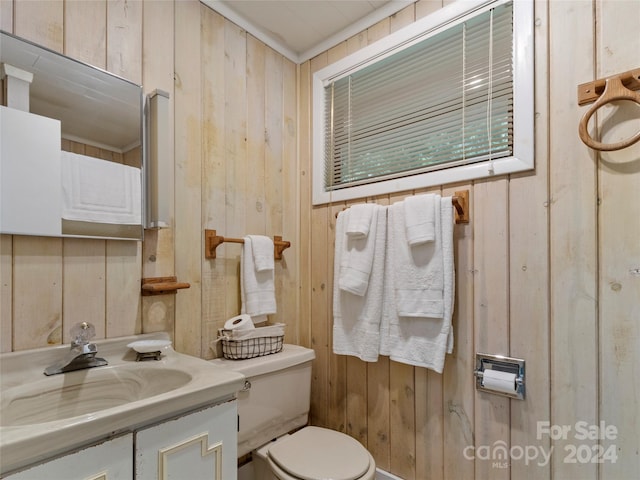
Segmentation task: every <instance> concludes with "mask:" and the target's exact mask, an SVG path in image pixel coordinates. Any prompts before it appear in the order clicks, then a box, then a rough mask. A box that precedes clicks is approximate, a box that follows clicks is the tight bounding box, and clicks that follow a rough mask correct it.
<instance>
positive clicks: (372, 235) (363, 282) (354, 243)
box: [338, 204, 381, 296]
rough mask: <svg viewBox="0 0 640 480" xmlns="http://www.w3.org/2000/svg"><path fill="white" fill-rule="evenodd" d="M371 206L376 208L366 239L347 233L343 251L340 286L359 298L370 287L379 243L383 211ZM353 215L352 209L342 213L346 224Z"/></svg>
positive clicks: (372, 214) (375, 206)
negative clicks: (378, 228)
mask: <svg viewBox="0 0 640 480" xmlns="http://www.w3.org/2000/svg"><path fill="white" fill-rule="evenodd" d="M371 205H372V206H373V207H374V208H373V211H372V213H371V219H372V220H371V226H370V228H369V234H368V235H367V236H366V237H353V236H351V235H349V234H348V233H347V235H346V238H345V239H344V243H343V245H342V250H341V262H340V269H339V278H338V286H339V287H340V289H341V290H345V291H347V292H350V293H353V294H354V295H359V296H363V295H364V294H365V293H366V292H367V288H368V286H369V279H370V277H371V269H372V268H373V261H374V255H375V246H376V241H377V240H376V237H377V225H378V214H379V213H380V211H381V210H380V208H379V207H378V205H374V204H371ZM353 215H354V212H353V211H352V210H351V208H349V209H347V210H345V211H344V212H342V213H341V216H342V217H343V220H344V221H345V222H346V224H349V222H350V220H351V217H352V216H353Z"/></svg>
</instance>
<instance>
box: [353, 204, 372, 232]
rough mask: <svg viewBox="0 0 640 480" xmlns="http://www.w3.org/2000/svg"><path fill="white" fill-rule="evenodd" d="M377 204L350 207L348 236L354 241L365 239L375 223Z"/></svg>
mask: <svg viewBox="0 0 640 480" xmlns="http://www.w3.org/2000/svg"><path fill="white" fill-rule="evenodd" d="M375 207H376V204H374V203H359V204H357V205H353V206H351V207H349V217H348V218H349V221H348V222H347V235H349V237H350V238H353V239H361V238H365V237H366V236H367V235H369V230H370V229H371V225H372V223H373V222H374V218H373V212H374V210H375Z"/></svg>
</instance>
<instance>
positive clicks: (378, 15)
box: [200, 0, 416, 64]
mask: <svg viewBox="0 0 640 480" xmlns="http://www.w3.org/2000/svg"><path fill="white" fill-rule="evenodd" d="M200 2H201V3H203V4H204V5H206V6H208V7H209V8H211V9H213V10H215V11H216V12H218V13H219V14H220V15H222V16H223V17H225V18H226V19H227V20H230V21H232V22H233V23H235V24H236V25H238V26H239V27H240V28H242V29H244V30H246V31H247V32H248V33H250V34H251V35H253V36H254V37H256V38H257V39H258V40H260V41H261V42H263V43H265V44H266V45H268V46H269V47H271V48H273V49H274V50H275V51H276V52H278V53H280V54H281V55H283V56H285V57H286V58H288V59H289V60H291V61H292V62H294V63H296V64H301V63H304V62H306V61H307V60H309V59H311V58H313V57H315V56H316V55H319V54H320V53H322V52H325V51H327V50H329V49H330V48H332V47H334V46H336V45H337V44H339V43H340V42H343V41H345V40H347V39H349V38H351V37H353V36H354V35H357V34H358V33H360V32H362V31H363V30H366V29H367V28H369V27H370V26H372V25H375V24H376V23H378V22H379V21H381V20H384V19H385V18H387V17H390V16H391V15H393V14H395V13H398V12H399V11H400V10H402V9H403V8H405V7H407V6H408V5H411V4H412V3H415V2H416V0H392V1H391V2H389V3H387V4H386V5H384V6H382V7H381V8H379V9H377V10H375V11H374V12H371V14H369V15H367V16H366V17H363V18H362V19H360V20H359V21H357V22H355V23H353V24H352V25H349V27H347V28H345V29H344V30H341V31H340V32H338V33H336V34H334V35H332V36H330V37H329V38H327V39H326V40H324V41H322V42H321V43H319V44H318V45H316V46H315V47H313V48H311V49H309V50H307V51H306V52H302V53H300V54H298V53H297V52H294V51H293V50H291V49H290V48H289V47H287V46H286V45H284V44H282V42H280V41H279V40H278V39H276V38H275V37H274V36H273V35H271V34H269V33H268V32H265V31H264V30H263V29H261V28H260V27H258V26H256V25H255V24H253V23H252V22H250V21H249V20H247V19H246V18H244V17H242V16H241V15H239V14H238V13H237V12H235V11H234V10H232V9H231V8H229V7H228V6H227V5H226V4H225V3H224V2H221V1H218V0H200Z"/></svg>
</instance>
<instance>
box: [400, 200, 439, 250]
mask: <svg viewBox="0 0 640 480" xmlns="http://www.w3.org/2000/svg"><path fill="white" fill-rule="evenodd" d="M436 197H438V198H439V197H440V196H439V195H435V194H433V193H428V194H425V195H416V196H413V197H408V198H405V200H404V202H403V205H404V220H405V229H406V233H407V240H408V241H409V245H411V246H412V247H413V246H415V245H421V244H423V243H427V242H433V241H434V239H435V238H436V225H435V216H436V210H437V209H439V208H440V205H439V204H438V203H437V202H436Z"/></svg>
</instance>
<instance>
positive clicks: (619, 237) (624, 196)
mask: <svg viewBox="0 0 640 480" xmlns="http://www.w3.org/2000/svg"><path fill="white" fill-rule="evenodd" d="M444 3H447V2H444ZM442 6H444V5H443V3H442V2H440V1H429V2H425V1H421V2H418V3H416V4H414V5H412V6H409V7H407V8H406V9H404V10H403V11H401V12H400V13H398V14H396V15H394V16H392V17H390V18H388V19H385V20H383V21H382V22H380V23H379V24H377V25H374V26H373V27H371V28H369V29H368V30H366V31H364V32H361V33H360V34H358V35H356V36H354V37H353V38H351V39H349V40H347V41H345V42H343V43H342V44H340V45H337V46H335V47H334V48H332V49H330V50H328V51H326V52H324V53H323V54H321V55H318V56H317V57H316V58H313V59H312V60H310V61H308V62H305V63H304V64H303V65H301V67H300V152H301V161H302V166H301V168H302V173H303V174H308V172H309V171H310V169H311V163H310V159H311V131H312V130H311V128H312V127H311V116H312V113H313V112H312V106H311V101H312V100H311V95H310V89H311V84H312V83H311V82H312V75H313V72H315V71H316V70H318V69H320V68H322V67H324V66H326V65H328V64H331V63H332V62H335V61H337V60H339V59H340V58H343V57H344V56H346V55H348V54H350V53H352V52H354V51H356V50H358V49H360V48H362V47H364V46H366V45H368V44H370V43H371V42H373V41H375V40H377V39H379V38H381V37H383V36H385V35H388V34H389V33H391V32H393V31H395V30H396V29H397V28H400V27H401V26H402V25H405V24H407V23H411V22H413V21H415V20H416V19H418V18H421V17H422V16H424V15H426V14H428V13H431V12H432V11H434V10H437V9H439V8H441V7H442ZM639 19H640V4H638V2H615V1H593V2H592V1H572V2H561V1H552V2H544V1H537V2H535V111H536V123H535V128H536V134H535V149H536V170H535V173H523V174H516V175H509V176H502V177H498V178H491V179H486V180H478V181H474V182H470V183H468V184H461V185H446V186H442V187H441V188H435V189H434V188H431V189H419V190H416V191H411V192H404V193H401V194H395V195H389V196H379V197H372V198H363V199H358V200H356V201H355V202H376V203H380V204H389V203H393V202H395V201H397V200H400V199H402V198H404V197H405V196H407V195H412V194H415V193H423V192H427V191H429V192H431V191H436V192H440V193H442V194H444V195H448V194H450V193H451V192H453V191H454V190H455V189H461V188H468V189H469V190H470V191H471V222H470V224H469V225H457V226H456V227H455V244H456V262H457V264H456V278H457V284H456V312H455V317H454V330H455V336H456V347H455V352H454V354H453V355H451V356H449V357H448V358H447V362H446V367H445V371H444V373H443V375H437V374H434V373H433V372H430V371H426V370H424V369H421V368H413V367H408V366H405V365H401V364H398V363H396V362H389V361H388V359H385V358H381V359H380V360H379V361H378V362H377V363H370V364H366V363H364V362H361V361H360V360H358V359H356V358H351V357H344V356H336V355H334V354H332V353H331V332H332V321H331V301H332V299H331V290H332V285H331V283H332V282H331V280H330V279H332V275H333V272H332V271H333V253H332V242H333V229H334V226H335V215H334V214H335V212H336V211H338V210H340V209H342V208H343V207H344V206H346V205H348V203H344V204H342V203H341V204H331V205H326V206H319V207H312V206H311V204H310V202H309V200H308V198H309V190H310V188H311V185H310V183H309V181H308V180H309V179H308V175H307V176H306V177H305V176H303V177H301V178H303V179H305V178H306V181H303V183H302V184H301V188H302V191H301V201H303V202H305V201H306V202H307V205H308V208H309V209H310V211H311V215H310V217H309V218H306V217H304V216H303V217H301V229H302V236H303V237H305V236H306V237H307V238H308V239H309V241H308V243H309V245H310V248H311V250H310V256H311V258H312V263H311V267H310V269H309V270H308V271H307V270H303V272H302V276H301V282H302V285H303V292H309V293H310V301H309V303H308V304H307V303H306V302H303V304H302V308H303V310H302V315H303V316H305V317H306V316H307V315H309V316H310V318H311V323H310V329H311V331H310V335H311V344H312V346H313V348H314V349H315V351H316V354H317V359H316V362H315V370H314V378H313V388H312V396H313V399H312V414H313V416H312V422H313V423H314V424H317V425H322V426H327V427H330V428H334V429H337V430H341V431H345V432H347V433H348V434H350V435H352V436H353V437H355V438H357V439H358V440H359V441H360V442H361V443H362V444H363V445H365V446H367V447H368V449H369V450H370V451H371V452H372V454H373V455H374V457H375V458H376V462H377V463H378V465H379V466H380V467H381V468H383V469H385V470H387V471H389V472H392V473H394V474H396V475H398V476H400V477H401V478H404V479H416V480H426V479H443V478H444V479H470V478H476V479H487V478H491V479H501V478H504V479H508V478H517V479H521V478H535V479H543V478H571V479H573V478H580V479H589V478H594V479H595V478H601V479H631V478H635V477H636V476H637V471H638V467H640V456H639V453H638V450H637V445H638V444H640V420H639V417H638V409H637V398H638V393H639V388H638V386H637V385H635V384H634V385H630V384H628V383H627V382H625V381H624V378H625V376H628V377H627V378H635V377H636V376H637V372H638V368H640V324H639V323H638V320H639V319H640V300H639V299H640V279H639V278H638V273H637V269H638V265H639V264H640V241H639V240H638V239H639V238H640V213H639V210H638V209H639V208H640V206H639V205H640V201H639V200H640V167H639V166H640V163H638V162H640V146H638V145H636V146H634V147H631V148H629V149H626V150H623V151H619V152H615V153H610V154H597V153H594V152H593V151H591V150H589V149H588V148H587V147H585V146H584V145H583V144H582V143H581V141H580V139H579V137H578V135H577V127H578V122H579V120H580V118H581V116H582V115H583V114H584V112H585V111H586V108H587V107H578V106H577V101H576V87H577V85H578V84H580V83H583V82H586V81H590V80H593V79H595V78H600V77H603V76H608V75H612V74H615V73H618V72H623V71H626V70H630V69H632V68H637V59H638V56H637V52H638V51H640V50H639V48H640V38H639V37H638V35H637V32H636V31H634V28H633V27H632V24H635V25H637V23H638V20H639ZM634 108H635V110H634ZM612 112H613V110H608V111H606V112H605V111H604V110H603V112H602V113H601V114H598V118H597V128H598V129H601V130H602V134H603V135H605V136H606V138H609V139H611V141H619V140H621V139H623V138H627V137H629V136H631V135H632V134H633V133H634V132H637V131H638V128H639V123H640V122H638V118H639V115H638V111H637V108H636V107H635V106H633V105H623V106H622V107H621V111H620V112H618V113H617V114H616V115H615V119H616V120H613V113H612ZM632 119H633V120H632ZM620 122H621V123H623V125H622V126H619V127H617V128H616V127H615V125H616V124H617V123H620ZM631 124H633V126H631ZM349 203H351V202H349ZM475 352H490V353H501V354H509V355H512V356H516V357H522V358H524V359H526V360H527V399H526V401H515V400H509V399H505V398H501V397H498V396H495V395H487V394H479V393H476V392H475V388H474V380H473V378H472V375H471V372H472V370H473V365H474V354H475ZM625 417H626V418H628V420H624V418H625ZM539 422H547V423H548V424H551V425H557V426H569V427H570V428H571V430H570V431H569V432H568V433H567V435H566V438H555V439H552V438H551V436H550V435H549V434H548V433H546V432H542V431H540V432H539V431H538V427H539V425H543V423H540V424H539ZM576 422H585V423H584V425H588V426H592V425H599V422H606V424H607V425H613V426H615V427H616V428H617V434H615V435H613V434H612V435H611V436H612V437H613V436H615V437H616V438H610V439H603V440H597V439H595V440H592V439H589V438H586V439H583V438H582V437H581V434H580V432H578V431H577V430H576ZM584 425H583V426H584ZM579 426H580V425H579ZM611 445H615V447H611V448H613V450H609V451H610V452H614V453H615V454H616V455H617V460H616V461H615V462H614V461H612V460H613V458H609V460H607V459H604V461H603V462H602V463H599V462H598V457H597V453H598V452H604V451H607V450H608V449H609V448H610V446H611ZM467 447H469V448H467ZM474 447H475V453H476V455H475V459H468V458H467V457H472V456H473V453H474ZM500 447H504V448H506V449H507V450H508V451H511V452H513V456H512V457H511V458H510V457H509V456H507V458H506V460H501V459H500V458H496V457H492V456H491V454H494V453H500ZM466 448H467V450H465V449H466ZM483 448H485V449H486V450H487V451H488V452H489V458H488V459H485V458H486V457H484V458H483V455H486V454H487V451H483V450H482V449H483ZM527 448H529V449H530V450H529V451H530V452H531V454H533V451H534V450H533V449H537V453H538V458H536V459H531V460H530V461H526V459H525V458H517V457H518V455H519V453H520V452H521V451H522V450H523V449H527ZM551 448H553V453H552V455H551V456H550V460H549V461H545V460H543V459H542V455H541V453H540V452H541V451H540V449H544V451H545V452H546V453H547V455H548V452H549V451H550V449H551ZM465 452H466V453H467V455H465ZM576 452H579V453H580V454H582V455H583V456H582V457H579V458H577V457H576V455H573V454H575V453H576ZM587 457H588V458H587Z"/></svg>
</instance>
